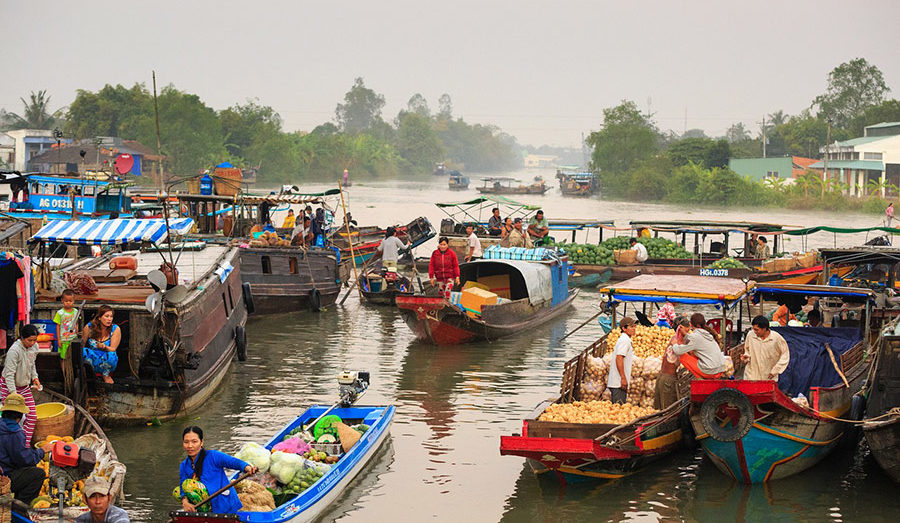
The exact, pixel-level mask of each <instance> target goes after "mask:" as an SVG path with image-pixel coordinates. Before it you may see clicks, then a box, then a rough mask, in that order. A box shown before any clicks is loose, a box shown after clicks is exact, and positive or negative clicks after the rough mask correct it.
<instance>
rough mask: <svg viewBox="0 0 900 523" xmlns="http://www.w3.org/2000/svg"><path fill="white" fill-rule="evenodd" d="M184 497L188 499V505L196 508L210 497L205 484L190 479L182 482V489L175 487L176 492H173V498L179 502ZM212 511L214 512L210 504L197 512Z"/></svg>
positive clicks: (198, 508) (206, 504)
mask: <svg viewBox="0 0 900 523" xmlns="http://www.w3.org/2000/svg"><path fill="white" fill-rule="evenodd" d="M182 495H183V496H184V497H185V498H187V500H188V503H190V504H191V505H194V506H195V507H196V506H197V503H200V502H201V501H203V500H204V499H206V498H208V497H209V491H208V490H207V489H206V485H204V484H203V483H201V482H199V481H197V480H196V479H191V478H188V479H186V480H184V481H182V482H181V486H180V487H175V490H173V491H172V496H173V497H175V499H177V500H178V501H179V502H181V496H182ZM210 510H212V506H211V505H210V504H209V503H208V502H207V503H204V504H203V505H200V506H199V507H197V512H209V511H210Z"/></svg>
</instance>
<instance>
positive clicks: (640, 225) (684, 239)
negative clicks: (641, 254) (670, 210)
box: [629, 220, 787, 263]
mask: <svg viewBox="0 0 900 523" xmlns="http://www.w3.org/2000/svg"><path fill="white" fill-rule="evenodd" d="M629 223H630V225H631V228H632V230H633V231H634V232H635V235H636V236H641V235H642V234H644V235H647V234H650V233H652V234H653V237H659V235H660V233H663V234H673V235H675V241H676V242H679V243H681V245H682V246H685V247H687V244H688V238H691V237H692V238H693V242H692V243H693V246H694V247H693V252H694V254H695V255H697V256H701V255H702V256H703V257H705V258H719V257H726V256H732V257H735V258H739V259H741V260H744V261H745V263H746V261H750V260H754V259H756V258H755V256H753V252H754V245H753V241H754V237H755V236H757V235H760V234H762V235H766V236H767V237H770V238H771V239H772V242H770V246H769V247H770V249H771V251H772V254H773V255H774V254H775V253H777V252H781V250H780V246H779V240H780V239H781V235H782V234H784V233H786V232H787V230H786V229H785V227H786V226H785V225H779V224H774V223H757V222H725V221H697V220H674V221H646V220H632V221H631V222H629ZM735 235H738V236H740V235H743V238H742V242H741V243H740V244H739V246H738V247H734V248H732V247H731V245H730V242H729V240H730V237H731V236H735ZM708 236H713V237H715V238H716V239H715V240H712V239H710V241H709V243H708V244H707V243H706V240H707V237H708ZM720 237H721V240H719V238H720Z"/></svg>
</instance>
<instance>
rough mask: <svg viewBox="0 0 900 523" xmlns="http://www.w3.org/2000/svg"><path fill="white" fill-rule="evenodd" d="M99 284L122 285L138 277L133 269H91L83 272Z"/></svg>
mask: <svg viewBox="0 0 900 523" xmlns="http://www.w3.org/2000/svg"><path fill="white" fill-rule="evenodd" d="M83 272H84V273H85V274H87V275H88V276H90V277H91V278H93V279H94V281H95V282H97V283H122V282H126V281H128V280H130V279H131V278H133V277H134V276H136V275H137V271H135V270H132V269H113V270H109V269H89V270H86V271H83Z"/></svg>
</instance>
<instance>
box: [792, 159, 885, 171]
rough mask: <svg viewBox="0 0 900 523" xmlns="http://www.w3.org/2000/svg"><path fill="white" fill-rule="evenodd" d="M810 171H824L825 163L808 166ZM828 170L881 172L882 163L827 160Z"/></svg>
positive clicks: (874, 161) (882, 168)
mask: <svg viewBox="0 0 900 523" xmlns="http://www.w3.org/2000/svg"><path fill="white" fill-rule="evenodd" d="M809 167H810V168H811V169H824V168H825V162H821V161H819V162H816V163H814V164H812V165H810V166H809ZM828 168H829V169H867V170H870V171H883V170H884V162H879V161H876V160H829V161H828Z"/></svg>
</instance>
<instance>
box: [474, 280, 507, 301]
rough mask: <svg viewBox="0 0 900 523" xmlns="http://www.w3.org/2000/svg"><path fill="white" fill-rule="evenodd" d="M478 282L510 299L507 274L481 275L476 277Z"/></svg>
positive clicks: (500, 295) (498, 294)
mask: <svg viewBox="0 0 900 523" xmlns="http://www.w3.org/2000/svg"><path fill="white" fill-rule="evenodd" d="M478 283H480V284H482V285H485V288H486V289H487V290H489V291H491V292H493V293H494V294H496V295H497V296H499V297H501V298H506V299H507V300H509V299H511V298H512V297H511V296H510V289H509V274H498V275H496V276H482V277H481V278H478Z"/></svg>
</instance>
